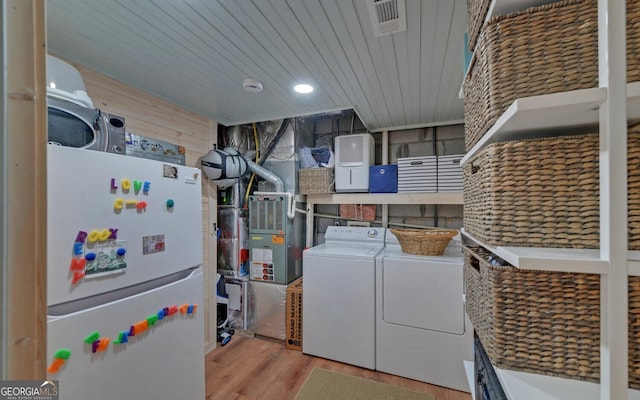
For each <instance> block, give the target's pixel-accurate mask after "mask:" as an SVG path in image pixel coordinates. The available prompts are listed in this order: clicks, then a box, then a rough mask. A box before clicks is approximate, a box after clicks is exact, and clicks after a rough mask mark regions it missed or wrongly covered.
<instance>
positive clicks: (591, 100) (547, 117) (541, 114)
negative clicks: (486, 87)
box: [461, 82, 640, 164]
mask: <svg viewBox="0 0 640 400" xmlns="http://www.w3.org/2000/svg"><path fill="white" fill-rule="evenodd" d="M606 99H607V89H606V88H591V89H582V90H573V91H570V92H561V93H553V94H545V95H541V96H531V97H525V98H521V99H517V100H516V101H514V102H513V103H512V104H511V105H510V106H509V108H507V110H506V111H505V112H504V113H503V114H502V116H500V118H499V119H498V121H497V122H496V123H495V124H494V125H493V126H492V127H491V129H489V130H488V131H487V133H486V134H484V136H482V139H480V141H479V142H478V143H477V144H476V145H475V146H473V148H471V150H470V151H469V152H468V153H467V154H466V155H465V156H464V157H463V158H462V160H461V164H465V163H467V162H468V161H469V160H471V159H472V158H473V157H474V156H475V155H476V154H477V153H478V152H479V151H480V150H482V149H484V148H485V147H486V146H488V145H490V144H491V143H497V142H504V141H509V140H521V139H527V138H540V137H545V136H557V133H558V131H559V130H562V131H563V132H565V133H567V132H571V129H570V128H573V130H581V131H584V129H585V128H586V127H593V128H594V132H595V131H596V130H597V128H598V121H599V115H598V108H599V107H600V105H601V104H602V103H603V102H604V101H605V100H606ZM627 115H628V120H629V122H638V121H640V82H633V83H629V84H628V85H627Z"/></svg>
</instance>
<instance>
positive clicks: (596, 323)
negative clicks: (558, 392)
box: [462, 247, 640, 389]
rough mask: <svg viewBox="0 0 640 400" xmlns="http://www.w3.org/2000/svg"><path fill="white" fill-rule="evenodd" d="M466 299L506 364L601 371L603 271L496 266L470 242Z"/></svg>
mask: <svg viewBox="0 0 640 400" xmlns="http://www.w3.org/2000/svg"><path fill="white" fill-rule="evenodd" d="M462 250H463V253H464V257H465V263H464V283H465V291H466V302H465V307H466V311H467V314H468V315H469V319H471V322H472V323H473V327H474V329H475V330H476V331H477V333H478V336H479V337H480V340H481V341H482V344H483V346H484V347H485V349H486V350H487V354H488V355H489V358H490V359H491V361H492V362H493V364H494V365H496V366H497V367H500V368H505V369H510V370H517V371H525V372H531V373H536V374H544V375H551V376H557V377H562V378H569V379H578V380H586V381H591V382H598V381H599V379H600V365H599V361H600V317H599V316H600V276H599V275H595V274H579V273H569V272H548V271H531V270H523V269H518V268H515V267H512V266H510V265H506V266H492V265H491V264H490V263H489V262H488V261H487V259H488V255H489V254H490V253H489V252H488V251H486V250H484V249H483V248H479V247H478V248H468V247H463V249H462ZM629 387H630V388H633V389H640V277H637V276H630V277H629Z"/></svg>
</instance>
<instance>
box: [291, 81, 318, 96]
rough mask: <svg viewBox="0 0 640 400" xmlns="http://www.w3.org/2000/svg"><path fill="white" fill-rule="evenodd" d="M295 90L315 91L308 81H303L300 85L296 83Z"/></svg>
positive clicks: (302, 91) (305, 92) (299, 91)
mask: <svg viewBox="0 0 640 400" xmlns="http://www.w3.org/2000/svg"><path fill="white" fill-rule="evenodd" d="M293 90H295V91H296V92H298V93H303V94H307V93H311V92H313V86H311V85H307V84H306V83H301V84H299V85H295V86H294V87H293Z"/></svg>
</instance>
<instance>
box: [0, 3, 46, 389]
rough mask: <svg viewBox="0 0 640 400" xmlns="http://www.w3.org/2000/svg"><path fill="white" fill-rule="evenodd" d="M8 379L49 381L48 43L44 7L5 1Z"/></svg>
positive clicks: (5, 265) (6, 358)
mask: <svg viewBox="0 0 640 400" xmlns="http://www.w3.org/2000/svg"><path fill="white" fill-rule="evenodd" d="M2 9H3V12H2V23H3V25H4V26H5V29H6V30H5V33H6V35H7V38H5V40H4V43H5V44H6V48H5V49H4V50H5V51H4V54H6V59H5V60H3V61H4V64H5V66H6V69H5V75H4V78H3V79H4V84H3V86H4V88H5V92H4V93H3V98H4V102H5V106H6V108H5V110H6V114H5V115H4V121H3V122H4V124H5V127H6V149H3V151H4V152H5V153H4V157H5V158H4V159H3V164H4V165H3V173H4V174H5V175H4V177H3V178H4V179H3V180H4V182H5V183H6V190H7V191H6V193H5V196H4V198H3V200H4V202H3V203H4V204H3V207H4V211H5V213H6V214H5V216H6V220H5V222H6V225H5V228H3V229H6V230H5V231H4V232H3V236H5V239H4V240H5V242H4V243H5V244H6V247H5V248H4V250H5V253H4V257H3V264H4V265H3V270H4V271H5V272H6V275H5V278H6V286H5V287H6V293H5V299H6V300H7V303H6V304H3V306H4V307H5V309H4V310H3V312H6V322H7V326H6V332H7V335H6V342H5V344H6V355H5V356H4V358H5V361H6V371H5V373H4V375H5V378H6V379H43V378H44V377H45V374H46V363H47V360H46V344H47V332H46V313H47V290H46V289H47V254H46V250H47V244H46V239H47V227H46V222H47V217H46V212H47V193H46V178H47V175H46V163H47V159H46V150H47V149H46V145H47V107H46V89H45V85H46V83H45V80H46V42H45V37H46V36H45V5H44V1H43V0H3V5H2Z"/></svg>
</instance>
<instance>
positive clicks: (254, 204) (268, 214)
mask: <svg viewBox="0 0 640 400" xmlns="http://www.w3.org/2000/svg"><path fill="white" fill-rule="evenodd" d="M290 210H291V200H290V199H289V196H288V195H287V194H276V193H274V194H263V195H253V196H249V252H250V257H251V264H250V270H249V273H250V279H251V280H254V281H265V282H272V283H278V284H282V285H286V284H288V283H289V282H292V281H293V280H295V279H296V278H298V277H299V276H300V275H301V274H302V261H301V254H302V246H303V243H304V235H301V234H300V233H301V232H302V228H303V227H302V226H301V222H302V218H299V217H298V218H289V216H288V214H290ZM296 231H297V232H298V234H297V235H296V234H295V233H296Z"/></svg>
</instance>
